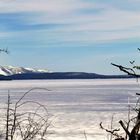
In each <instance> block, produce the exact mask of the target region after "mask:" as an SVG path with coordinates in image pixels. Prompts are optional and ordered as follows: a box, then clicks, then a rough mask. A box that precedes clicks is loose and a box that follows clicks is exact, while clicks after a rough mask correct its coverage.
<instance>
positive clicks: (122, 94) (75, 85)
mask: <svg viewBox="0 0 140 140" xmlns="http://www.w3.org/2000/svg"><path fill="white" fill-rule="evenodd" d="M32 88H46V89H49V90H50V91H46V90H43V89H38V90H33V91H32V92H31V93H30V94H28V95H27V96H26V97H25V100H33V101H39V102H41V103H43V104H45V105H46V106H47V108H48V110H49V112H50V113H51V114H53V117H52V124H53V127H51V128H50V130H49V131H50V132H52V134H50V135H49V138H48V139H49V140H84V139H85V137H84V131H85V132H86V134H87V137H88V140H97V139H98V140H106V139H107V134H106V133H105V132H103V131H102V130H100V128H99V123H100V122H104V124H105V125H106V126H107V127H108V124H110V120H111V117H112V115H113V114H114V115H115V117H116V118H117V119H115V120H116V122H115V121H114V125H117V124H118V121H119V119H120V118H122V117H124V116H125V115H126V114H127V111H126V110H127V106H128V99H129V102H130V103H131V104H133V103H135V101H136V99H137V98H136V96H135V93H136V92H139V89H140V86H139V83H137V82H136V80H135V79H110V80H108V79H106V80H101V79H97V80H32V81H31V80H29V81H24V80H23V81H1V82H0V102H1V104H4V103H5V102H6V100H7V93H8V90H9V91H10V95H11V97H12V100H13V101H14V100H17V99H18V98H19V97H20V96H21V95H23V94H24V93H25V92H26V91H28V90H29V89H32ZM28 109H32V107H31V106H30V108H28Z"/></svg>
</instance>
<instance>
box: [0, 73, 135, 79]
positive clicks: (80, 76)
mask: <svg viewBox="0 0 140 140" xmlns="http://www.w3.org/2000/svg"><path fill="white" fill-rule="evenodd" d="M107 78H133V77H132V76H128V75H99V74H95V73H84V72H53V73H22V74H14V75H10V76H2V75H0V80H33V79H107Z"/></svg>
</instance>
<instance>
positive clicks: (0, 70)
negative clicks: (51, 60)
mask: <svg viewBox="0 0 140 140" xmlns="http://www.w3.org/2000/svg"><path fill="white" fill-rule="evenodd" d="M46 72H49V71H48V70H47V69H45V70H44V69H43V70H41V69H33V68H23V67H13V66H0V75H4V76H10V75H14V74H23V73H46Z"/></svg>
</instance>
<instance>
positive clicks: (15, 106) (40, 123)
mask: <svg viewBox="0 0 140 140" xmlns="http://www.w3.org/2000/svg"><path fill="white" fill-rule="evenodd" d="M35 89H36V88H34V89H31V90H29V91H27V92H25V93H24V95H23V96H21V98H19V99H18V101H17V102H16V103H12V100H11V97H10V94H8V99H7V107H6V108H5V109H6V116H5V127H4V128H3V132H2V133H1V135H0V139H3V140H16V139H18V140H46V139H47V136H48V135H47V134H48V128H49V126H50V121H49V118H50V115H49V113H48V111H47V108H46V107H45V106H44V105H42V104H41V103H39V102H36V101H23V99H24V97H25V96H26V95H27V94H28V93H30V92H31V91H32V90H35ZM45 90H47V89H45ZM27 104H28V105H32V106H33V105H35V106H36V108H35V109H34V110H33V111H25V112H23V111H21V110H22V107H23V108H24V106H27Z"/></svg>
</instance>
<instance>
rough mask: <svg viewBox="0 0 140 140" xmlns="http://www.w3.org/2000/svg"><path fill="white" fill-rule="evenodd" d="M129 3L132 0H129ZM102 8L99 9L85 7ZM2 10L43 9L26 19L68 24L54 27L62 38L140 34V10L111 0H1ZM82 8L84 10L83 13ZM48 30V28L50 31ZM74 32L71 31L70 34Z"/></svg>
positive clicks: (31, 21)
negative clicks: (102, 0)
mask: <svg viewBox="0 0 140 140" xmlns="http://www.w3.org/2000/svg"><path fill="white" fill-rule="evenodd" d="M128 2H129V4H130V3H131V2H132V0H128ZM133 2H135V3H140V2H139V1H137V0H135V1H133ZM92 8H93V9H94V8H96V9H102V10H101V12H99V13H96V12H95V13H94V12H87V13H86V12H85V13H82V12H81V10H85V11H86V10H88V9H92ZM0 12H7V13H8V12H25V13H26V12H27V13H28V12H31V13H35V14H36V13H37V12H39V14H40V15H39V16H32V15H31V16H30V17H27V18H28V19H26V21H27V22H29V23H31V24H40V23H41V24H51V23H53V24H64V26H58V27H56V28H55V29H51V31H52V32H53V33H54V34H55V32H56V33H57V35H58V36H59V35H62V34H61V32H63V35H62V38H61V37H58V38H59V39H60V40H64V41H65V40H70V41H75V40H76V41H79V42H80V41H90V42H95V41H105V40H118V39H128V38H140V26H139V25H140V18H139V15H140V10H139V11H132V10H130V11H129V10H125V9H120V8H117V6H116V7H115V5H112V4H110V3H107V2H106V3H103V2H102V3H99V2H97V1H96V2H90V1H83V0H24V1H19V0H15V1H14V0H13V1H9V2H4V1H1V2H0ZM80 12H81V13H80ZM46 32H48V31H46ZM69 32H70V34H69Z"/></svg>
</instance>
